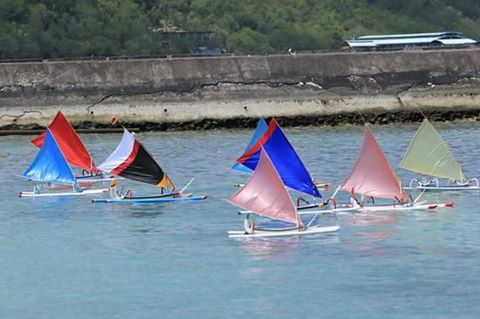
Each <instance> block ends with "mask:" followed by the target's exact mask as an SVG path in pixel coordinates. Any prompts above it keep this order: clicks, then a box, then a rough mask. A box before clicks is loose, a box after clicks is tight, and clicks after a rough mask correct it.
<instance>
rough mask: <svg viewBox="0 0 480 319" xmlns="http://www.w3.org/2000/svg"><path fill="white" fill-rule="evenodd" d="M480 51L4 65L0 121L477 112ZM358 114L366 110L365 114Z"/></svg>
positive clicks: (3, 124)
mask: <svg viewBox="0 0 480 319" xmlns="http://www.w3.org/2000/svg"><path fill="white" fill-rule="evenodd" d="M479 102H480V49H462V50H452V49H451V50H426V51H421V50H418V51H397V52H368V53H340V52H339V53H324V54H297V55H270V56H220V57H203V58H201V57H199V58H177V59H138V60H110V61H109V60H93V61H44V62H22V63H0V128H2V129H23V128H25V129H27V128H28V129H35V128H42V127H45V126H46V125H47V124H48V123H49V121H50V120H51V119H52V118H53V116H54V115H55V113H56V112H57V111H58V110H62V111H63V112H64V113H65V114H66V115H67V117H68V118H69V119H70V120H71V121H72V123H73V124H74V126H76V127H79V128H103V127H109V123H110V121H111V118H112V117H113V116H115V117H116V118H118V119H119V120H120V121H121V122H122V123H124V124H126V125H129V126H132V127H139V128H141V129H143V130H184V129H188V130H190V129H212V128H219V127H227V128H233V127H252V126H254V125H255V123H256V121H257V119H258V118H259V117H262V116H263V117H267V118H270V117H276V118H277V119H279V121H280V122H281V124H282V125H285V126H291V125H342V124H362V123H363V121H364V120H366V121H368V122H370V123H379V124H383V123H385V124H386V123H391V122H412V121H419V120H421V119H422V118H423V116H422V114H421V112H423V113H424V114H425V115H426V116H428V117H429V118H430V119H431V120H456V119H473V120H477V119H478V118H480V103H479ZM360 114H361V116H360Z"/></svg>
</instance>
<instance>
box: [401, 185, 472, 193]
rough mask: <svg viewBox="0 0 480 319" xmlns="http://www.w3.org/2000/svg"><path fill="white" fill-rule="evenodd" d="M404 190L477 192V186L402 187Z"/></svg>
mask: <svg viewBox="0 0 480 319" xmlns="http://www.w3.org/2000/svg"><path fill="white" fill-rule="evenodd" d="M403 189H405V190H418V191H428V192H458V191H478V190H480V187H479V186H476V185H475V186H417V187H404V188H403Z"/></svg>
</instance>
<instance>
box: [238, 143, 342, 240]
mask: <svg viewBox="0 0 480 319" xmlns="http://www.w3.org/2000/svg"><path fill="white" fill-rule="evenodd" d="M259 157H260V158H259V161H258V165H257V167H256V169H255V171H254V172H253V174H252V175H251V176H250V178H249V179H248V181H247V182H246V183H245V186H243V187H242V188H241V189H240V190H239V191H238V192H236V193H235V194H234V195H232V196H231V197H230V198H229V199H228V201H229V202H230V203H231V204H233V205H235V206H238V207H241V208H243V209H247V210H249V211H251V212H252V213H251V214H245V220H244V230H241V231H229V232H228V236H229V237H231V238H248V237H274V236H292V235H306V234H316V233H327V232H335V231H338V230H339V229H340V227H339V226H338V225H333V226H320V225H313V223H314V222H315V221H316V220H317V218H318V214H315V215H314V216H313V217H312V218H311V219H310V221H309V222H308V223H307V225H305V224H304V223H303V222H302V220H301V218H300V216H299V215H298V212H297V208H296V207H295V205H294V204H293V202H292V199H291V198H290V195H289V194H288V191H287V189H286V188H285V185H284V183H283V181H282V179H281V177H280V175H279V173H278V171H277V170H276V169H275V166H274V164H273V163H272V161H271V160H270V158H269V156H268V154H267V152H265V151H263V150H260V154H259ZM254 214H257V215H260V216H263V217H267V218H270V219H273V220H277V221H281V222H284V223H285V224H284V225H283V227H280V228H279V227H269V226H268V225H267V224H265V225H256V221H255V217H254ZM250 218H252V219H250ZM312 225H313V226H312Z"/></svg>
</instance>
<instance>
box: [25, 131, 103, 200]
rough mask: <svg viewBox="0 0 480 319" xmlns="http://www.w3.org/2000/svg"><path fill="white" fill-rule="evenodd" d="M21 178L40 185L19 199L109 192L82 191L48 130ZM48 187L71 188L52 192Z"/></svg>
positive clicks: (100, 190)
mask: <svg viewBox="0 0 480 319" xmlns="http://www.w3.org/2000/svg"><path fill="white" fill-rule="evenodd" d="M22 176H23V177H25V178H27V179H28V180H31V181H35V182H40V183H41V184H39V185H36V186H35V187H34V189H33V191H32V192H20V193H19V194H18V195H19V197H53V196H82V195H92V194H100V193H106V192H108V191H109V189H108V188H101V189H84V188H82V187H81V186H80V185H79V183H78V182H77V179H76V178H75V176H74V175H73V172H72V169H71V168H70V165H68V163H67V161H66V159H65V157H64V155H63V153H62V151H61V150H60V148H59V146H58V145H57V142H56V140H55V138H54V137H53V135H52V133H51V132H50V130H47V132H46V133H45V136H44V140H43V143H42V146H41V147H40V150H39V152H38V153H37V156H36V157H35V159H34V160H33V162H32V163H31V164H30V166H29V167H28V168H27V169H26V170H25V172H23V174H22ZM49 185H56V186H59V185H61V186H62V187H63V188H64V189H65V188H71V191H68V192H67V191H65V192H62V191H55V192H54V191H51V189H50V186H49Z"/></svg>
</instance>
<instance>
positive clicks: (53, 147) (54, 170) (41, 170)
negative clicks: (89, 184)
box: [22, 130, 76, 185]
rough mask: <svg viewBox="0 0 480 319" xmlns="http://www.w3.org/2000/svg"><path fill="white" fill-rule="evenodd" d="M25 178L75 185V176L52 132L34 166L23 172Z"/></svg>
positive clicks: (46, 138) (47, 135)
mask: <svg viewBox="0 0 480 319" xmlns="http://www.w3.org/2000/svg"><path fill="white" fill-rule="evenodd" d="M22 176H23V177H25V178H28V179H29V180H33V181H38V182H48V183H53V184H69V185H75V184H76V181H75V176H74V175H73V172H72V169H71V168H70V166H69V165H68V163H67V161H66V160H65V157H63V154H62V152H61V151H60V148H59V147H58V145H57V143H56V142H55V139H54V138H53V136H52V133H51V132H50V130H48V131H47V134H46V135H45V141H44V143H43V145H42V147H41V148H40V151H38V153H37V156H36V157H35V159H34V160H33V162H32V164H30V166H29V167H28V168H27V169H26V170H25V172H23V174H22Z"/></svg>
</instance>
